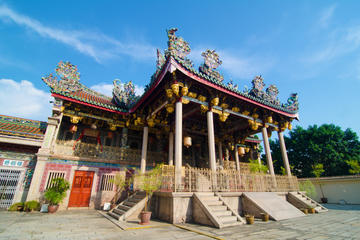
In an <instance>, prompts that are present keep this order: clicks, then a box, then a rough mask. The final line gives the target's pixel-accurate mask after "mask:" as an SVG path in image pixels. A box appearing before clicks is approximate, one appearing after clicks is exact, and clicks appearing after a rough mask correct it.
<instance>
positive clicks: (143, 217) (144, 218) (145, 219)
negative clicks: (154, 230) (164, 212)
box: [140, 211, 151, 225]
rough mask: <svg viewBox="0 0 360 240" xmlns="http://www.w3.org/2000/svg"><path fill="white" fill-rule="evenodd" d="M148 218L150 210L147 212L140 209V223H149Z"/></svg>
mask: <svg viewBox="0 0 360 240" xmlns="http://www.w3.org/2000/svg"><path fill="white" fill-rule="evenodd" d="M150 218H151V212H147V211H142V212H141V213H140V219H141V222H140V224H141V225H147V224H149V223H150Z"/></svg>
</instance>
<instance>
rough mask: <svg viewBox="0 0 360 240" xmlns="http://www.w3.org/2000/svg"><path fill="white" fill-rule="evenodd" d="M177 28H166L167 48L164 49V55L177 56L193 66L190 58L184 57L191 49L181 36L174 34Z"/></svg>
mask: <svg viewBox="0 0 360 240" xmlns="http://www.w3.org/2000/svg"><path fill="white" fill-rule="evenodd" d="M177 30H178V29H177V28H171V29H169V30H166V32H167V35H168V38H169V41H168V49H167V50H166V51H165V56H166V57H168V56H174V57H177V58H179V59H180V60H181V61H184V63H185V64H188V65H190V66H191V67H192V66H193V63H192V61H191V60H190V59H188V58H186V56H187V55H189V54H190V52H191V49H190V45H189V43H188V42H186V41H185V40H184V39H183V38H182V37H178V36H176V35H175V32H176V31H177Z"/></svg>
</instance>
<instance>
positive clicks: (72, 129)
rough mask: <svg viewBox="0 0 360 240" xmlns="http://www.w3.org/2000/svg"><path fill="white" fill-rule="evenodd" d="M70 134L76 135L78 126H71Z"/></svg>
mask: <svg viewBox="0 0 360 240" xmlns="http://www.w3.org/2000/svg"><path fill="white" fill-rule="evenodd" d="M69 130H70V132H72V133H76V131H77V125H75V124H72V125H71V126H70V129H69Z"/></svg>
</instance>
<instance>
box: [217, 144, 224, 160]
mask: <svg viewBox="0 0 360 240" xmlns="http://www.w3.org/2000/svg"><path fill="white" fill-rule="evenodd" d="M218 148H219V164H220V166H222V167H224V159H223V151H222V142H221V140H220V141H219V145H218Z"/></svg>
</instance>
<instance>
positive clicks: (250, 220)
mask: <svg viewBox="0 0 360 240" xmlns="http://www.w3.org/2000/svg"><path fill="white" fill-rule="evenodd" d="M245 219H246V224H254V221H255V217H254V215H252V214H245Z"/></svg>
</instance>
